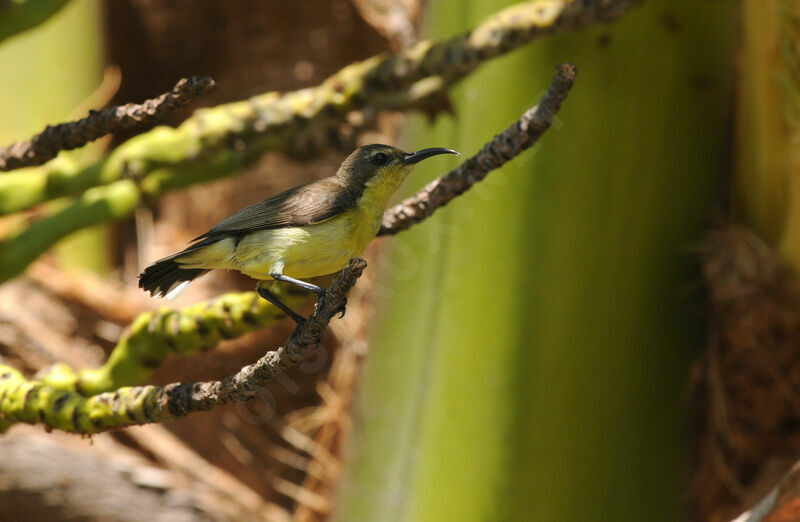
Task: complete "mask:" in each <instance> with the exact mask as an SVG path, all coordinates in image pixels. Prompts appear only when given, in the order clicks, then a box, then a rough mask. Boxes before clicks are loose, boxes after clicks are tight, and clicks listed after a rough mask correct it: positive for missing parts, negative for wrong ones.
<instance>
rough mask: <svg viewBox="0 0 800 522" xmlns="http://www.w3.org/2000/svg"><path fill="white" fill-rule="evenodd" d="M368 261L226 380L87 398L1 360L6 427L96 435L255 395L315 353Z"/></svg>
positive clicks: (356, 264)
mask: <svg viewBox="0 0 800 522" xmlns="http://www.w3.org/2000/svg"><path fill="white" fill-rule="evenodd" d="M366 266H367V263H366V261H364V260H363V259H358V258H356V259H351V260H350V265H349V266H348V267H347V268H345V269H344V270H342V271H341V272H340V273H339V275H338V276H337V277H336V278H335V279H334V281H333V283H332V284H331V286H330V288H329V289H328V293H327V298H326V299H325V301H324V305H323V306H322V308H321V309H318V310H317V311H316V312H315V313H314V314H312V315H311V317H309V318H308V320H306V321H305V322H304V323H302V324H300V325H298V326H297V328H295V330H294V332H292V335H291V337H289V340H288V341H287V343H286V345H285V346H283V347H280V348H278V349H277V350H275V351H272V352H269V353H267V354H266V355H264V357H262V358H261V359H259V360H258V362H256V363H255V364H251V365H249V366H246V367H244V368H242V369H241V370H239V371H238V372H237V373H236V374H234V375H231V376H230V377H228V378H226V379H224V380H222V381H210V382H197V383H173V384H168V385H167V386H164V387H157V386H136V387H124V388H120V389H118V390H116V391H114V392H107V393H101V394H98V395H94V396H92V397H84V396H82V395H81V394H79V393H77V392H76V391H74V390H70V389H62V388H59V387H54V386H48V385H47V384H45V383H42V382H41V381H29V380H27V379H25V378H24V377H23V376H22V374H21V373H20V372H19V371H18V370H15V369H14V368H11V367H9V366H2V365H0V426H2V427H3V428H7V427H8V426H9V425H10V424H13V423H15V422H26V423H30V424H35V423H44V424H45V425H46V426H48V427H50V428H54V429H59V430H64V431H69V432H74V433H84V434H91V433H99V432H102V431H108V430H111V429H115V428H122V427H125V426H133V425H138V424H147V423H152V422H164V421H168V420H174V419H177V418H180V417H184V416H186V415H188V414H190V413H192V412H196V411H203V410H210V409H212V408H214V407H216V406H221V405H223V404H229V403H232V402H242V401H246V400H248V399H251V398H253V397H254V396H255V395H256V393H257V392H258V390H259V389H260V388H261V387H262V386H264V385H265V384H266V383H268V382H269V381H270V380H272V379H273V378H275V377H276V376H278V375H280V374H281V373H282V372H283V371H285V370H286V369H288V368H290V367H292V366H294V365H295V364H297V363H299V362H300V361H302V360H303V359H305V358H307V357H308V356H310V355H312V354H313V353H314V351H315V350H316V349H317V348H318V347H319V343H320V341H321V340H322V334H323V333H324V332H325V328H326V327H327V325H328V323H329V322H330V320H331V318H332V317H333V316H334V315H336V313H337V312H338V311H339V310H340V309H341V307H342V305H343V304H344V303H345V299H346V295H347V292H349V291H350V289H351V288H352V287H353V285H355V283H356V280H357V279H358V278H359V277H360V276H361V273H362V272H363V270H364V268H366Z"/></svg>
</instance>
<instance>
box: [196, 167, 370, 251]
mask: <svg viewBox="0 0 800 522" xmlns="http://www.w3.org/2000/svg"><path fill="white" fill-rule="evenodd" d="M355 204H356V197H355V195H354V194H352V193H351V192H349V191H348V190H347V189H346V188H345V187H344V186H342V184H341V182H340V181H339V180H337V179H335V178H325V179H321V180H319V181H315V182H313V183H307V184H305V185H300V186H298V187H294V188H291V189H289V190H287V191H286V192H281V193H280V194H277V195H275V196H272V197H271V198H269V199H265V200H264V201H261V202H259V203H255V204H253V205H250V206H249V207H246V208H243V209H242V210H240V211H239V212H237V213H236V214H234V215H232V216H231V217H229V218H227V219H226V220H224V221H222V222H221V223H219V224H218V225H217V226H215V227H214V228H212V229H211V230H209V231H208V232H206V233H205V234H203V235H201V236H198V237H196V238H195V239H194V241H198V240H200V239H205V238H210V239H219V238H222V237H226V236H239V235H242V234H246V233H247V232H253V231H256V230H267V229H274V228H283V227H296V226H304V225H312V224H314V223H320V222H322V221H325V220H327V219H330V218H332V217H334V216H336V215H337V214H340V213H342V212H344V211H345V210H347V209H349V208H352V207H353V206H354V205H355Z"/></svg>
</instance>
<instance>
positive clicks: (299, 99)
mask: <svg viewBox="0 0 800 522" xmlns="http://www.w3.org/2000/svg"><path fill="white" fill-rule="evenodd" d="M640 2H641V0H542V1H529V2H524V3H521V4H518V5H514V6H511V7H509V8H507V9H505V10H502V11H500V12H498V13H496V14H495V15H493V16H490V17H488V18H487V19H485V20H484V21H482V22H481V23H479V24H478V25H477V26H476V27H475V28H474V29H473V30H472V31H470V32H469V33H466V34H463V35H459V36H456V37H453V38H450V39H448V40H443V41H438V42H436V41H422V42H419V43H418V44H416V45H415V46H413V47H411V48H410V49H407V50H404V51H402V52H399V53H395V54H382V55H378V56H374V57H372V58H369V59H367V60H364V61H362V62H358V63H354V64H352V65H349V66H347V67H345V68H343V69H342V70H340V71H339V72H337V73H336V74H334V75H333V76H331V77H329V78H328V79H326V80H325V81H323V82H322V83H321V84H320V85H318V86H316V87H312V88H308V89H301V90H298V91H293V92H288V93H278V92H270V93H267V94H262V95H259V96H255V97H253V98H251V99H249V100H244V101H239V102H235V103H229V104H225V105H220V106H218V107H214V108H210V109H203V110H199V111H197V112H196V113H195V114H194V115H193V116H192V117H191V118H189V119H187V120H186V121H185V122H184V123H183V124H181V125H180V126H179V127H178V128H175V129H173V128H166V127H159V128H156V129H153V130H152V131H149V132H147V133H144V134H141V135H139V136H136V137H134V138H133V139H131V140H129V141H127V142H125V143H123V144H122V145H120V146H119V147H117V148H116V149H115V150H114V151H113V152H112V153H111V154H110V155H109V156H107V157H106V158H105V159H104V160H102V161H101V162H100V163H97V164H93V165H90V166H78V165H74V164H70V163H68V162H59V161H58V159H56V160H55V164H53V165H51V164H46V165H44V166H43V167H41V168H37V169H36V170H34V171H27V172H19V173H11V174H9V175H7V176H3V177H0V214H2V213H9V212H15V211H19V210H23V209H25V208H29V207H30V206H32V205H35V204H37V203H41V202H43V201H47V200H49V199H53V198H57V197H64V196H77V195H79V194H81V193H82V192H84V191H85V190H87V189H89V188H90V187H94V186H97V185H104V184H109V183H113V182H116V181H119V180H122V179H126V178H127V179H133V180H144V179H146V178H147V179H150V180H151V181H154V184H155V185H156V186H155V187H153V186H151V187H148V188H146V189H145V190H147V191H149V192H150V193H156V194H157V193H158V192H157V191H155V190H154V189H155V188H172V187H183V186H186V185H189V184H193V183H197V182H199V181H205V180H208V179H212V178H219V177H224V176H227V175H230V174H232V173H234V172H236V171H238V170H240V169H241V168H242V167H243V166H246V165H248V164H250V163H252V162H253V161H254V160H256V159H257V158H258V157H260V155H261V154H263V153H264V152H265V151H268V150H276V149H283V150H296V149H298V148H302V144H305V143H309V142H311V143H315V142H316V143H319V142H323V143H324V142H325V141H326V140H330V136H332V135H335V132H331V130H332V128H333V127H335V126H337V125H338V124H339V123H341V122H342V120H343V119H344V118H345V117H346V115H347V114H349V113H350V112H352V111H359V110H368V111H376V110H382V109H392V110H411V109H418V108H425V107H426V103H427V102H428V101H429V100H430V99H431V97H433V96H434V95H435V94H436V93H437V92H444V91H445V90H446V89H447V88H449V87H450V86H451V85H452V84H453V83H454V82H456V81H458V80H460V79H461V78H463V77H465V76H467V75H468V74H469V73H471V72H472V71H474V70H475V69H476V68H477V67H478V66H480V65H481V64H483V63H484V62H486V61H488V60H490V59H492V58H495V57H498V56H501V55H503V54H506V53H508V52H510V51H512V50H514V49H517V48H519V47H521V46H523V45H525V44H527V43H528V42H530V41H532V40H533V39H536V38H539V37H542V36H545V35H549V34H553V33H556V32H560V31H565V30H571V29H578V28H582V27H586V26H590V25H593V24H597V23H601V22H607V21H611V20H614V19H616V18H617V17H619V16H621V15H622V14H623V13H625V12H626V11H627V10H628V9H630V8H631V7H633V6H634V5H636V4H638V3H640ZM420 90H422V91H424V95H421V94H420V93H419V91H420ZM59 159H60V158H59ZM198 169H201V170H203V175H201V176H198V177H197V178H196V179H195V176H196V172H197V170H198ZM152 174H157V175H156V176H151V175H152ZM154 178H155V179H157V180H158V181H155V180H154Z"/></svg>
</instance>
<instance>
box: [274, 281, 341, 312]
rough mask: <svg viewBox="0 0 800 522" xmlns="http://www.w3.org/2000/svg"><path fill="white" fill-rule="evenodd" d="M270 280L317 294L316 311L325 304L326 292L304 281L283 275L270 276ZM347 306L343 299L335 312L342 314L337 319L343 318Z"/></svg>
mask: <svg viewBox="0 0 800 522" xmlns="http://www.w3.org/2000/svg"><path fill="white" fill-rule="evenodd" d="M270 276H271V277H272V279H274V280H275V281H283V282H285V283H291V284H293V285H297V286H299V287H300V288H304V289H306V290H311V291H312V292H314V293H315V294H317V310H320V309H321V308H322V305H323V304H324V303H325V294H326V293H327V292H328V291H327V290H325V289H324V288H322V287H321V286H317V285H312V284H311V283H306V282H305V281H301V280H299V279H295V278H294V277H289V276H286V275H283V274H270ZM346 306H347V299H346V298H345V300H344V303H343V304H342V308H341V309H340V310H337V311H339V312H341V313H342V315H340V316H339V317H344V313H345V307H346Z"/></svg>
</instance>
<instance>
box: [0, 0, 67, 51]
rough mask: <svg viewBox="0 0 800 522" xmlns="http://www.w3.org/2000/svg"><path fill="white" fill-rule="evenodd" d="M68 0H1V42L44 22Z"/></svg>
mask: <svg viewBox="0 0 800 522" xmlns="http://www.w3.org/2000/svg"><path fill="white" fill-rule="evenodd" d="M66 4H67V0H2V1H0V43H2V42H3V40H5V39H6V38H9V37H11V36H14V35H15V34H18V33H21V32H23V31H27V30H28V29H32V28H34V27H36V26H37V25H39V24H40V23H42V22H44V21H45V20H47V19H48V18H50V17H51V16H53V15H54V14H56V13H57V12H58V11H59V10H60V9H61V8H62V7H64V6H65V5H66Z"/></svg>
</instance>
